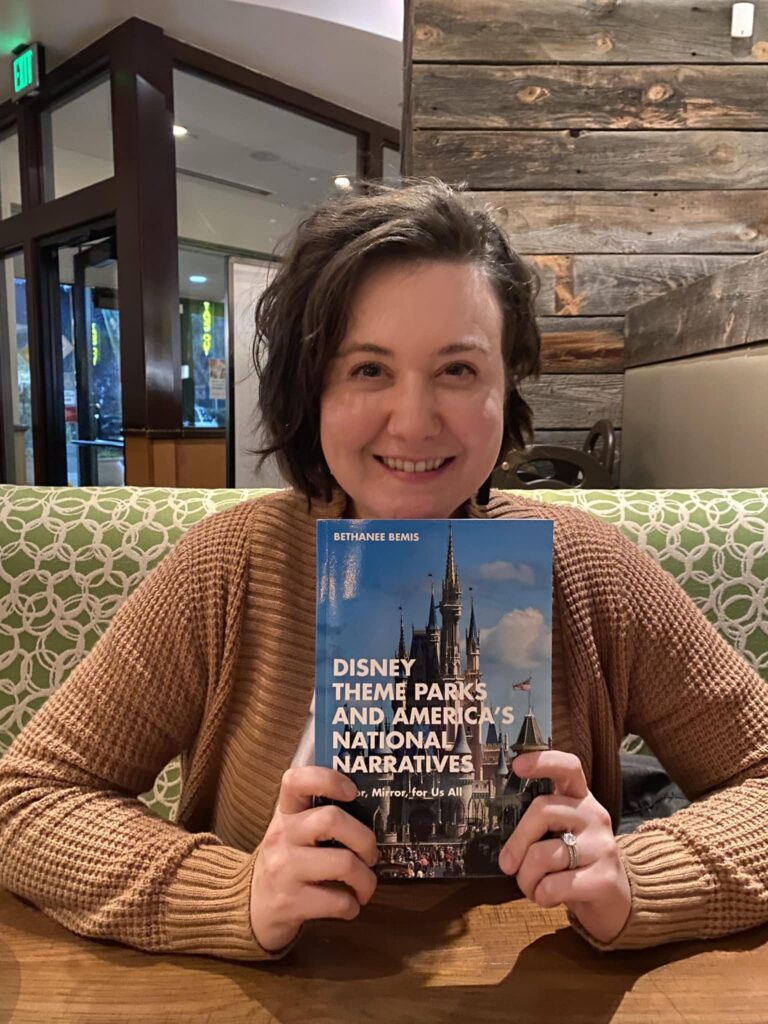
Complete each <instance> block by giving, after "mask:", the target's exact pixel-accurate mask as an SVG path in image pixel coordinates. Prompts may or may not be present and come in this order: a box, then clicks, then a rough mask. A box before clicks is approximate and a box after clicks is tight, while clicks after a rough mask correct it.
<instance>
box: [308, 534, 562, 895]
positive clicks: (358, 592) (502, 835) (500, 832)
mask: <svg viewBox="0 0 768 1024" xmlns="http://www.w3.org/2000/svg"><path fill="white" fill-rule="evenodd" d="M552 535H553V526H552V523H551V522H550V521H548V520H521V519H506V520H489V519H455V520H444V519H443V520H437V519H430V520H402V519H399V520H338V519H334V520H319V521H318V524H317V637H316V692H315V761H316V763H317V764H318V765H322V766H325V767H328V768H333V769H336V770H337V771H340V772H342V773H343V774H345V775H346V776H348V777H349V778H351V779H352V781H353V782H354V783H355V785H356V786H357V790H358V796H357V798H356V800H355V801H353V802H352V803H350V804H343V805H342V806H343V807H344V809H345V810H347V811H349V812H350V813H352V814H354V815H355V817H357V818H359V819H360V820H361V821H363V822H364V823H365V824H366V825H368V826H369V827H370V828H371V829H372V830H373V831H374V833H375V835H376V840H377V843H378V845H379V850H380V855H381V856H380V862H379V865H378V867H377V872H378V875H379V877H380V879H381V880H385V879H386V880H401V879H402V880H409V879H422V878H429V879H434V878H466V877H476V876H488V875H499V874H500V873H501V872H500V869H499V866H498V856H499V852H500V850H501V848H502V846H503V845H504V843H505V841H506V840H507V838H508V837H509V836H510V834H511V833H512V832H513V831H514V829H515V827H516V826H517V824H518V822H519V821H520V818H521V816H522V815H523V814H524V813H525V810H526V808H527V807H528V806H529V805H530V803H531V801H532V800H533V799H534V798H535V797H536V796H537V795H539V794H540V793H546V792H549V783H548V781H547V780H537V779H521V778H519V777H518V776H517V775H516V774H515V772H514V770H513V767H512V766H513V762H514V758H515V757H516V756H518V755H519V754H521V753H526V752H529V751H537V750H546V749H548V748H549V747H551V745H552V743H551V663H552V645H551V632H552Z"/></svg>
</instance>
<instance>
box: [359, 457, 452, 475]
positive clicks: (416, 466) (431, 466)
mask: <svg viewBox="0 0 768 1024" xmlns="http://www.w3.org/2000/svg"><path fill="white" fill-rule="evenodd" d="M374 458H375V459H376V461H377V462H379V463H381V465H382V466H385V467H386V468H387V469H388V470H391V471H392V472H395V473H400V474H403V475H407V476H413V477H432V476H436V475H437V474H438V473H439V472H440V471H441V470H442V469H444V468H445V467H446V466H447V465H449V464H450V463H451V462H453V459H454V457H453V456H450V457H448V458H440V459H418V460H415V459H397V458H390V457H388V456H385V455H374Z"/></svg>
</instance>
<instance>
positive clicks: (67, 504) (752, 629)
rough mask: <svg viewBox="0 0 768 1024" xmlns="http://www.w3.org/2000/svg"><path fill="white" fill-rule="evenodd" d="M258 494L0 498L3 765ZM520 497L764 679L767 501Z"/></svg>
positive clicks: (171, 774)
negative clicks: (564, 508) (584, 518)
mask: <svg viewBox="0 0 768 1024" xmlns="http://www.w3.org/2000/svg"><path fill="white" fill-rule="evenodd" d="M264 493H268V492H266V491H260V490H176V489H167V488H156V487H154V488H138V487H99V488H69V487H63V488H53V487H50V488H49V487H18V486H11V485H2V486H0V756H1V755H2V753H4V752H5V750H6V749H7V748H8V746H9V745H10V743H11V741H12V740H13V738H14V736H16V734H17V733H18V732H19V730H20V729H21V728H23V726H24V725H25V724H26V723H27V722H28V721H29V719H30V718H31V717H32V715H33V714H34V713H35V712H36V711H37V709H38V708H39V707H40V706H41V705H42V704H43V702H44V701H45V699H46V698H47V697H48V695H49V694H50V693H51V692H52V691H53V690H54V689H55V688H56V687H57V686H59V684H60V683H61V682H62V681H63V680H64V679H65V678H66V676H67V675H68V673H69V672H70V671H71V670H72V669H73V668H74V666H75V665H76V664H77V663H78V662H79V661H80V660H81V658H83V657H84V655H85V654H86V653H87V652H88V651H89V650H90V649H91V647H93V645H94V643H95V642H96V640H97V638H98V637H99V636H100V635H101V634H102V633H103V632H104V631H105V629H106V628H107V626H108V624H109V620H110V619H111V617H112V615H114V613H115V610H116V609H117V608H118V607H119V605H120V604H121V602H122V601H124V600H125V598H126V597H127V596H128V595H129V594H130V593H131V591H132V590H133V589H134V587H136V586H137V584H138V583H139V582H140V580H141V579H142V578H143V577H144V576H145V575H146V574H147V573H148V572H149V571H150V570H151V569H152V568H153V567H154V566H155V565H157V563H158V562H159V561H160V559H161V558H162V557H163V556H164V555H165V554H166V553H167V552H168V550H169V549H170V548H171V546H172V545H173V544H174V542H175V541H176V540H178V538H179V537H180V536H181V534H182V533H183V532H184V531H185V530H187V529H188V528H189V527H190V526H191V525H192V524H193V523H196V522H197V521H198V520H200V519H202V518H203V517H204V516H207V515H211V514H212V513H214V512H218V511H220V510H221V509H224V508H227V507H228V506H230V505H233V504H235V503H236V502H240V501H246V500H248V499H251V498H256V497H258V496H259V495H261V494H264ZM526 497H527V498H535V499H536V500H540V501H543V502H551V503H555V504H563V505H574V506H576V507H578V508H581V509H583V510H584V511H586V512H588V513H590V514H592V515H595V516H598V517H600V518H601V519H605V520H607V521H608V522H611V523H614V524H615V525H616V526H618V527H619V528H620V529H621V530H623V531H624V533H625V534H626V535H627V536H628V537H629V538H630V539H631V540H632V541H634V543H636V544H637V545H638V546H639V547H641V548H642V549H644V550H645V551H647V552H648V553H649V554H650V555H651V556H653V557H654V558H656V559H657V560H658V561H659V562H660V563H661V565H662V566H663V567H664V568H665V569H666V570H667V571H668V572H669V573H671V574H672V576H674V577H675V579H677V580H678V582H679V583H680V584H681V585H682V587H683V588H684V589H685V590H686V591H687V593H688V594H689V595H690V596H691V597H692V598H693V600H694V601H695V602H696V603H697V605H698V606H699V607H700V608H701V610H702V611H703V612H704V614H705V615H706V616H707V617H708V618H709V619H710V620H711V621H712V623H713V624H714V625H715V627H716V628H717V629H718V630H719V631H720V632H721V633H722V635H723V636H724V637H725V638H726V639H727V640H728V642H729V643H730V644H732V645H733V646H734V647H735V648H736V649H737V650H738V651H740V652H741V653H742V654H743V655H744V656H745V658H746V659H747V660H748V661H749V662H750V663H751V664H752V665H753V666H754V668H756V669H757V671H758V672H759V673H761V674H762V676H763V678H765V679H768V489H751V490H688V491H669V490H665V491H641V490H635V491H630V490H623V491H622V490H605V491H582V490H556V491H555V490H553V491H543V490H542V491H537V492H536V494H535V495H533V494H531V493H527V494H526ZM631 585H632V581H631V580H627V586H628V587H629V586H631ZM180 785H181V779H180V770H179V763H178V760H175V761H173V762H171V764H170V765H168V766H167V767H166V768H165V770H164V771H163V772H162V773H161V774H160V776H159V777H158V779H157V782H156V784H155V787H154V790H153V792H152V793H150V794H146V795H145V797H144V799H145V800H146V802H147V803H148V805H149V806H150V807H152V808H153V809H154V810H155V811H156V812H157V813H159V814H161V815H162V816H164V817H170V818H172V817H173V812H174V808H175V806H176V803H177V800H178V796H179V791H180Z"/></svg>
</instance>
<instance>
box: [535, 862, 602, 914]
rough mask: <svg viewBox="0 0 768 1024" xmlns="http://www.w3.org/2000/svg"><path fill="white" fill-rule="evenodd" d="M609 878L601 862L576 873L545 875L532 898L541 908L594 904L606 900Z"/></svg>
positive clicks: (563, 872)
mask: <svg viewBox="0 0 768 1024" xmlns="http://www.w3.org/2000/svg"><path fill="white" fill-rule="evenodd" d="M606 891H607V878H606V873H605V871H604V870H603V867H602V865H601V864H600V862H599V861H596V862H595V863H594V864H590V865H588V866H587V867H584V868H576V870H575V871H557V872H555V873H554V874H551V875H545V877H544V878H542V880H541V881H540V882H539V884H538V885H537V886H536V889H535V890H534V893H533V896H532V897H531V898H532V899H533V900H534V901H535V902H536V903H538V905H539V906H540V907H556V906H558V905H559V904H560V903H594V902H597V901H599V900H603V901H604V900H605V898H606Z"/></svg>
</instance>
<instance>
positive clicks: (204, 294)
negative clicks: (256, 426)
mask: <svg viewBox="0 0 768 1024" xmlns="http://www.w3.org/2000/svg"><path fill="white" fill-rule="evenodd" d="M179 299H180V302H181V305H180V310H179V312H180V315H181V364H182V365H181V395H182V408H183V417H184V420H183V422H184V426H185V427H222V428H223V427H226V425H227V393H228V374H227V363H228V360H227V330H226V327H227V323H226V313H225V311H226V308H227V257H226V256H222V255H219V254H218V253H210V252H203V251H200V250H196V249H191V248H187V247H182V248H180V249H179Z"/></svg>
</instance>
